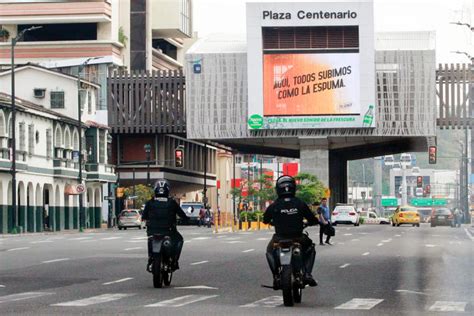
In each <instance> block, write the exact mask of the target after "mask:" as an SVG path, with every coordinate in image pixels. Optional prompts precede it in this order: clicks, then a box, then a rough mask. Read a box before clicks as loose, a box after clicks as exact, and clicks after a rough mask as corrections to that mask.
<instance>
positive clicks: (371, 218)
mask: <svg viewBox="0 0 474 316" xmlns="http://www.w3.org/2000/svg"><path fill="white" fill-rule="evenodd" d="M359 216H360V218H363V219H364V224H390V220H389V219H388V218H385V217H379V216H378V215H377V213H375V212H372V211H368V212H367V211H362V212H360V214H359Z"/></svg>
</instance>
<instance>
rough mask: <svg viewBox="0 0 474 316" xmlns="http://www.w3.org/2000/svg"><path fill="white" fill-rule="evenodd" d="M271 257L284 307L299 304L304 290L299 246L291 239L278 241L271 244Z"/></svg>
mask: <svg viewBox="0 0 474 316" xmlns="http://www.w3.org/2000/svg"><path fill="white" fill-rule="evenodd" d="M273 256H274V259H275V263H276V265H277V271H278V274H279V280H280V282H279V283H280V289H281V290H282V292H283V303H284V305H285V306H293V303H301V298H302V295H303V289H304V288H305V284H304V282H303V275H304V270H303V269H304V267H303V254H302V251H301V244H300V243H299V242H297V241H295V240H293V239H280V240H278V242H276V243H274V244H273Z"/></svg>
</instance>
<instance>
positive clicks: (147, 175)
mask: <svg viewBox="0 0 474 316" xmlns="http://www.w3.org/2000/svg"><path fill="white" fill-rule="evenodd" d="M143 149H145V153H146V185H147V186H150V185H151V184H150V153H151V145H150V144H146V145H145V146H143Z"/></svg>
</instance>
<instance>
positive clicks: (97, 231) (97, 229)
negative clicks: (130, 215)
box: [0, 228, 115, 238]
mask: <svg viewBox="0 0 474 316" xmlns="http://www.w3.org/2000/svg"><path fill="white" fill-rule="evenodd" d="M113 230H115V228H91V229H84V232H82V233H80V232H79V230H77V229H69V230H60V231H51V232H50V231H47V232H38V233H23V234H0V238H14V237H24V236H45V235H59V234H68V235H69V234H71V235H72V234H84V233H106V232H110V231H113Z"/></svg>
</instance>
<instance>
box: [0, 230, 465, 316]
mask: <svg viewBox="0 0 474 316" xmlns="http://www.w3.org/2000/svg"><path fill="white" fill-rule="evenodd" d="M336 229H337V236H336V238H334V242H335V244H334V245H333V246H324V247H320V246H318V247H317V252H318V254H317V263H316V266H315V271H313V272H314V273H313V274H314V275H315V277H316V278H317V279H318V281H319V286H318V287H316V288H306V289H305V290H304V292H303V302H302V303H301V304H298V305H295V307H291V308H288V307H284V306H282V299H281V292H279V291H273V290H271V289H266V288H263V287H261V285H262V284H268V285H270V284H271V274H270V272H269V270H268V268H267V264H266V260H265V256H264V251H265V247H266V244H267V242H268V240H269V239H270V237H271V233H272V232H271V231H258V232H241V233H219V234H213V233H212V232H211V230H209V229H206V228H196V227H183V228H181V230H182V232H183V235H184V238H185V240H186V243H185V246H184V250H183V255H182V258H181V262H180V265H181V269H180V270H179V271H177V272H176V274H175V275H174V278H173V282H172V286H171V287H170V288H164V289H154V288H153V285H152V280H151V275H150V274H149V273H147V272H146V271H145V264H146V240H145V233H144V231H140V230H127V231H116V230H111V231H99V232H97V233H82V234H79V233H73V234H71V233H58V234H50V235H34V236H20V237H17V236H11V237H10V236H7V237H3V238H1V237H0V315H20V314H21V315H194V316H195V315H314V314H318V315H397V316H398V315H453V314H466V315H469V314H470V315H472V314H473V313H474V264H473V263H474V247H473V245H474V243H473V238H472V236H470V235H469V234H468V233H467V232H466V229H465V228H460V229H459V228H450V227H436V228H430V227H429V226H427V225H422V227H420V228H416V227H408V226H406V227H404V226H402V227H391V226H388V225H362V226H360V227H353V226H341V225H339V226H337V228H336ZM308 231H309V233H310V236H311V237H312V238H313V239H314V240H317V238H318V237H317V233H318V231H319V228H309V229H308Z"/></svg>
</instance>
